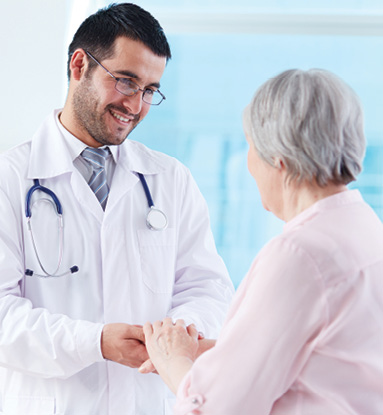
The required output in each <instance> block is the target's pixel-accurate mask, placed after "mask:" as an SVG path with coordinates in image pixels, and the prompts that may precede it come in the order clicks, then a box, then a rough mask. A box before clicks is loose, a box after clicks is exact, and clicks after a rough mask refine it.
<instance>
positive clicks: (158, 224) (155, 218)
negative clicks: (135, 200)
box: [146, 206, 168, 231]
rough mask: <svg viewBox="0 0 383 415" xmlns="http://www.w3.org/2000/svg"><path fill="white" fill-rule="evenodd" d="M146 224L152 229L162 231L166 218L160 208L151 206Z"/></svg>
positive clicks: (165, 225) (166, 223)
mask: <svg viewBox="0 0 383 415" xmlns="http://www.w3.org/2000/svg"><path fill="white" fill-rule="evenodd" d="M146 224H147V225H148V228H149V229H152V230H153V231H163V230H164V229H166V228H167V226H168V220H167V218H166V215H165V213H164V212H162V210H159V209H157V208H155V207H154V206H151V208H150V210H149V213H148V215H147V217H146Z"/></svg>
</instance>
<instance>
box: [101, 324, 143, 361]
mask: <svg viewBox="0 0 383 415" xmlns="http://www.w3.org/2000/svg"><path fill="white" fill-rule="evenodd" d="M144 341H145V336H144V333H143V330H142V327H141V326H133V325H130V324H124V323H112V324H105V326H104V328H103V330H102V335H101V351H102V355H103V356H104V359H107V360H112V361H114V362H117V363H120V364H122V365H125V366H129V367H133V368H137V367H140V366H141V365H142V363H144V362H145V361H146V360H147V359H148V353H147V351H146V347H145V344H144Z"/></svg>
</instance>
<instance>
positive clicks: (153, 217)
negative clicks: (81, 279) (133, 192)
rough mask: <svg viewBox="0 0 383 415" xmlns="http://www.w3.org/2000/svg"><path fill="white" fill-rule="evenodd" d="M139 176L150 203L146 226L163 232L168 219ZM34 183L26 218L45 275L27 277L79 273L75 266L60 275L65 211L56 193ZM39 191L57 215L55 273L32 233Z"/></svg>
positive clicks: (27, 198) (28, 201)
mask: <svg viewBox="0 0 383 415" xmlns="http://www.w3.org/2000/svg"><path fill="white" fill-rule="evenodd" d="M137 175H138V177H139V179H140V181H141V184H142V187H143V188H144V191H145V195H146V199H147V201H148V206H149V212H148V214H147V216H146V225H147V227H148V228H149V229H150V230H152V231H163V230H164V229H166V228H167V226H168V219H167V217H166V215H165V213H164V212H163V211H162V210H160V209H158V208H156V207H155V206H154V202H153V198H152V195H151V193H150V190H149V187H148V184H147V182H146V179H145V177H144V175H143V174H142V173H137ZM33 182H34V184H33V186H32V187H31V188H30V189H29V190H28V193H27V196H26V199H25V216H26V218H27V224H28V230H29V234H30V235H31V240H32V246H33V250H34V251H35V255H36V258H37V261H38V263H39V265H40V268H41V270H42V272H43V274H37V273H36V272H35V271H32V270H31V269H26V270H25V275H27V276H30V277H32V276H33V275H35V276H36V277H41V278H48V277H63V276H65V275H69V274H74V273H75V272H78V270H79V268H78V266H77V265H73V266H72V267H71V268H69V270H68V271H66V272H63V273H58V272H59V269H60V267H61V262H62V259H63V252H64V232H63V229H64V224H63V218H62V214H63V209H62V206H61V203H60V201H59V199H58V197H57V196H56V195H55V193H54V192H53V191H52V190H50V189H48V188H47V187H45V186H42V185H41V184H40V181H39V179H34V180H33ZM37 190H40V191H41V192H43V193H45V194H46V195H48V196H49V197H50V199H46V198H44V199H39V200H38V201H45V202H49V203H51V204H52V205H53V207H54V209H55V212H56V213H57V219H58V231H59V252H58V262H57V267H56V269H55V271H54V272H52V273H50V272H48V271H47V270H46V269H45V268H44V266H43V264H42V261H41V259H40V255H39V254H38V251H37V246H36V242H35V238H34V236H33V232H32V226H31V218H32V207H33V205H32V206H31V199H32V195H33V193H34V192H35V191H37ZM38 201H36V202H35V203H37V202H38Z"/></svg>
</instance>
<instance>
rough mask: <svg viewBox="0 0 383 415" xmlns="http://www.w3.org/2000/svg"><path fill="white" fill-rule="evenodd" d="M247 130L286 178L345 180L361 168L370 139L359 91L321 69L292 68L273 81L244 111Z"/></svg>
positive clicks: (264, 156) (260, 151) (263, 155)
mask: <svg viewBox="0 0 383 415" xmlns="http://www.w3.org/2000/svg"><path fill="white" fill-rule="evenodd" d="M244 127H245V132H246V133H247V134H248V135H249V136H250V138H251V139H252V140H253V142H254V145H255V149H256V151H257V152H258V154H259V156H260V157H261V158H262V159H263V160H265V161H266V162H268V163H269V164H271V165H275V164H274V163H275V159H276V158H280V159H281V160H282V161H283V163H284V164H285V166H286V167H287V171H288V179H289V180H293V179H297V180H298V181H303V180H309V181H312V180H315V181H316V182H317V183H318V185H320V186H325V185H326V184H328V183H329V182H332V183H336V184H347V183H350V182H351V181H353V180H356V176H357V175H358V174H359V173H360V172H361V170H362V162H363V158H364V154H365V147H366V141H365V137H364V131H363V128H364V127H363V110H362V106H361V104H360V101H359V99H358V97H357V96H356V94H355V92H354V91H353V90H352V89H351V88H350V87H349V86H348V85H347V84H346V83H345V82H343V81H342V80H341V79H340V78H338V77H337V76H336V75H334V74H333V73H331V72H329V71H326V70H323V69H310V70H308V71H302V70H299V69H291V70H288V71H285V72H282V73H281V74H279V75H278V76H276V77H274V78H271V79H269V80H268V81H267V82H266V83H264V84H263V85H262V86H261V87H260V88H259V89H258V91H257V92H256V94H255V95H254V98H253V99H252V101H251V103H250V105H249V106H248V107H247V108H246V109H245V112H244Z"/></svg>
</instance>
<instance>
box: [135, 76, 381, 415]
mask: <svg viewBox="0 0 383 415" xmlns="http://www.w3.org/2000/svg"><path fill="white" fill-rule="evenodd" d="M244 130H245V134H246V138H247V141H248V144H249V152H248V169H249V171H250V173H251V175H252V176H253V177H254V179H255V181H256V183H257V185H258V189H259V192H260V195H261V198H262V202H263V206H264V207H265V209H267V210H269V211H271V212H272V213H274V214H275V215H276V216H277V217H279V218H281V219H283V220H284V221H285V222H286V224H285V226H284V229H283V232H282V234H281V235H279V236H277V237H276V238H274V239H272V240H271V241H270V242H269V243H268V244H267V245H266V246H265V247H264V248H263V249H262V250H261V252H260V253H259V254H258V256H257V257H256V258H255V260H254V262H253V264H252V266H251V269H250V271H249V273H248V275H247V276H246V278H245V279H244V281H243V282H242V284H241V286H240V288H239V289H238V291H237V293H236V297H235V299H234V302H233V304H232V307H231V309H230V311H229V314H228V316H227V320H226V322H225V324H224V327H223V329H222V332H221V334H220V336H219V338H218V340H217V342H216V344H215V346H214V347H212V348H211V349H210V350H208V351H206V352H205V353H202V354H201V350H200V349H201V348H203V347H205V348H207V347H206V344H205V343H208V344H209V342H208V341H206V340H198V335H197V333H196V331H195V329H194V327H185V324H184V323H183V321H177V322H176V324H175V325H173V323H172V322H171V321H170V320H169V319H165V320H164V321H163V322H157V323H155V324H153V325H151V324H146V325H145V326H144V332H145V337H146V345H147V349H148V352H149V356H150V358H151V361H152V362H153V364H154V366H155V367H156V369H157V371H158V373H159V374H160V375H161V376H162V377H163V379H164V380H165V382H166V383H167V384H168V386H169V387H170V388H171V389H172V390H173V391H174V392H175V393H177V404H176V410H175V413H176V414H177V415H181V414H201V415H202V414H209V415H269V414H272V415H293V414H294V415H298V414H299V415H381V414H383V224H382V223H381V222H380V220H379V219H378V217H377V216H376V215H375V213H374V212H373V210H372V209H371V208H370V207H369V206H368V205H367V204H366V203H365V202H364V201H363V199H362V197H361V195H360V193H359V192H358V191H357V190H348V189H347V187H346V185H347V184H348V183H350V182H351V181H353V180H355V179H356V177H357V175H358V173H359V172H360V171H361V168H362V160H363V157H364V152H365V139H364V135H363V116H362V109H361V106H360V104H359V101H358V99H357V97H356V96H355V94H354V93H353V91H352V90H351V89H350V88H349V87H348V86H347V85H345V84H344V83H343V82H342V81H341V80H340V79H338V78H337V77H336V76H335V75H333V74H331V73H329V72H327V71H324V70H309V71H301V70H290V71H286V72H283V73H282V74H280V75H279V76H277V77H275V78H272V79H270V80H269V81H268V82H266V83H265V84H264V85H263V86H261V88H260V89H259V90H258V91H257V93H256V94H255V96H254V98H253V100H252V102H251V103H250V105H249V106H248V107H247V108H246V109H245V112H244ZM210 343H212V342H210ZM197 355H199V357H198V358H197V359H196V356H197ZM141 370H142V371H143V372H144V371H145V368H142V369H141Z"/></svg>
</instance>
